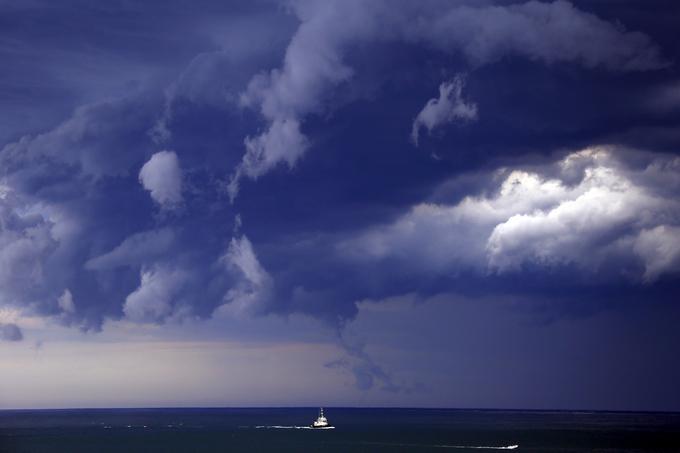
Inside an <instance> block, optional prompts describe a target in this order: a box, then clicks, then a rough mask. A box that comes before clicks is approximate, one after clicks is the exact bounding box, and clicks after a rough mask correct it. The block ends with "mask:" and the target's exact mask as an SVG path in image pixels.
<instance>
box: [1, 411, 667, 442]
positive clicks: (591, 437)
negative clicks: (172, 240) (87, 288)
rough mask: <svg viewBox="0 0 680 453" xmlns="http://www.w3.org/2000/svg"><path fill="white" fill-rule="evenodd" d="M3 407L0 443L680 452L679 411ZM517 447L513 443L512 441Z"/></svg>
mask: <svg viewBox="0 0 680 453" xmlns="http://www.w3.org/2000/svg"><path fill="white" fill-rule="evenodd" d="M317 411H318V408H271V409H264V408H257V409H255V408H243V409H240V408H228V409H227V408H214V409H184V408H182V409H69V410H5V411H0V452H3V453H4V452H12V453H13V452H68V453H78V452H124V453H132V452H248V453H258V452H343V453H352V452H371V453H373V452H442V451H455V452H459V451H460V452H465V451H469V452H477V453H479V452H484V451H488V452H494V451H505V450H511V451H515V452H661V451H668V452H680V414H671V413H632V412H627V413H622V412H619V413H613V412H542V411H500V410H452V409H359V408H326V409H325V415H326V416H327V417H328V419H329V421H330V422H331V424H333V425H334V426H335V429H328V430H312V429H307V427H308V425H309V424H311V422H312V421H313V420H314V419H316V416H317V415H318V414H317ZM515 446H516V447H515Z"/></svg>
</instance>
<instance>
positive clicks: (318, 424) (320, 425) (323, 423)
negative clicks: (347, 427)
mask: <svg viewBox="0 0 680 453" xmlns="http://www.w3.org/2000/svg"><path fill="white" fill-rule="evenodd" d="M312 428H315V429H332V428H335V427H334V426H331V425H330V423H328V419H327V418H326V417H324V415H323V407H322V408H320V409H319V416H318V417H317V419H316V420H315V421H314V423H312Z"/></svg>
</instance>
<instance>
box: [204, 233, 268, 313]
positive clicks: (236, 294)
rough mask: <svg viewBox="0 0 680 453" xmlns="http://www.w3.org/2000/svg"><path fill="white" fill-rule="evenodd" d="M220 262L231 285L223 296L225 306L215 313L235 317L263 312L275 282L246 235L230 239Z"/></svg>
mask: <svg viewBox="0 0 680 453" xmlns="http://www.w3.org/2000/svg"><path fill="white" fill-rule="evenodd" d="M220 262H221V263H222V264H223V265H224V266H225V267H226V269H227V271H228V272H229V273H230V274H231V275H232V276H233V277H234V285H233V286H232V288H231V289H229V290H228V291H227V293H226V295H225V296H224V302H225V305H222V306H221V307H219V308H218V312H226V313H230V314H235V315H237V316H245V315H257V314H262V313H264V312H265V311H266V309H267V306H268V304H269V303H270V302H271V298H272V295H273V294H272V293H273V286H274V282H273V280H272V277H271V276H270V275H269V273H268V272H267V271H266V270H265V269H264V267H262V265H261V264H260V262H259V260H258V259H257V256H256V255H255V251H254V250H253V245H252V244H251V243H250V241H249V240H248V238H247V237H246V236H245V235H243V236H241V237H240V238H238V239H237V238H232V240H231V242H230V243H229V248H228V249H227V251H226V253H225V254H224V255H223V256H222V257H221V258H220Z"/></svg>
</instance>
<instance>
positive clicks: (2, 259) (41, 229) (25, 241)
mask: <svg viewBox="0 0 680 453" xmlns="http://www.w3.org/2000/svg"><path fill="white" fill-rule="evenodd" d="M54 227H55V224H54V223H53V222H52V221H51V219H50V217H49V215H47V213H46V212H45V211H44V210H43V209H41V206H40V205H39V204H36V203H30V202H27V200H24V199H23V198H22V197H20V196H19V195H18V194H16V193H15V192H14V191H12V190H10V189H8V188H5V191H4V194H3V195H2V196H0V304H2V303H6V304H9V303H22V302H31V301H35V299H36V298H38V296H39V295H40V294H41V290H42V288H43V286H44V284H45V279H46V275H45V268H46V266H47V265H48V261H49V259H50V257H51V256H52V255H53V253H54V252H55V250H56V248H57V246H58V242H57V239H56V238H55V236H56V234H55V232H54ZM52 300H54V299H52Z"/></svg>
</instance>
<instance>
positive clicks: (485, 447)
mask: <svg viewBox="0 0 680 453" xmlns="http://www.w3.org/2000/svg"><path fill="white" fill-rule="evenodd" d="M362 443H363V444H367V445H383V446H390V447H421V448H422V447H427V448H451V449H454V448H455V449H460V450H468V449H475V450H514V449H516V448H519V445H507V446H505V447H496V446H491V445H421V444H392V443H383V442H362Z"/></svg>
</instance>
